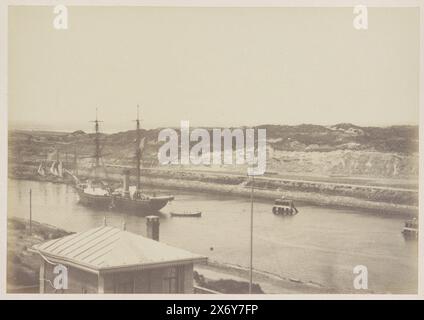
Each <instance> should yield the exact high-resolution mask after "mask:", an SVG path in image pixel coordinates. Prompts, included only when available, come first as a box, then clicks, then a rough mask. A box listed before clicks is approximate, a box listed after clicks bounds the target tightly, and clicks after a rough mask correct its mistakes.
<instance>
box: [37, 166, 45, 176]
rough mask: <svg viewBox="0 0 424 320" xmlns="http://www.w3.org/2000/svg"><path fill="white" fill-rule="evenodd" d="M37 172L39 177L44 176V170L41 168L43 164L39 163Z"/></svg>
mask: <svg viewBox="0 0 424 320" xmlns="http://www.w3.org/2000/svg"><path fill="white" fill-rule="evenodd" d="M37 172H38V174H39V175H40V176H44V175H45V172H44V168H43V163H40V166H39V167H38V170H37Z"/></svg>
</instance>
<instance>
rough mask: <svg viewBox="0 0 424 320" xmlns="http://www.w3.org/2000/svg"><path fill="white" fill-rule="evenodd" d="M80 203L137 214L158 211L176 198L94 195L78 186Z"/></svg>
mask: <svg viewBox="0 0 424 320" xmlns="http://www.w3.org/2000/svg"><path fill="white" fill-rule="evenodd" d="M77 192H78V196H79V200H80V203H81V204H83V205H86V206H90V207H94V208H98V209H111V210H117V211H127V212H133V213H137V214H148V213H152V212H157V211H159V210H160V209H162V208H163V207H165V206H166V205H167V203H168V202H169V201H172V200H174V197H173V196H161V197H148V198H146V199H130V198H125V197H122V196H120V195H94V194H89V193H85V192H84V190H83V189H81V188H77Z"/></svg>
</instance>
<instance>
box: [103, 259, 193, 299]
mask: <svg viewBox="0 0 424 320" xmlns="http://www.w3.org/2000/svg"><path fill="white" fill-rule="evenodd" d="M172 269H174V270H172ZM173 275H176V277H175V278H174V277H173ZM103 277H104V292H105V293H193V264H192V263H190V264H185V265H181V266H176V267H166V268H156V269H148V270H141V271H137V272H116V273H112V274H105V275H104V276H103Z"/></svg>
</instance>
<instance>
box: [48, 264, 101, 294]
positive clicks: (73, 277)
mask: <svg viewBox="0 0 424 320" xmlns="http://www.w3.org/2000/svg"><path fill="white" fill-rule="evenodd" d="M43 263H44V279H45V280H44V293H97V292H98V278H97V274H94V273H91V272H87V271H83V270H80V269H76V268H73V267H69V266H67V273H68V289H65V290H57V289H55V288H54V287H53V285H54V279H55V278H56V277H57V276H58V274H55V273H54V272H53V271H54V267H55V265H52V264H49V263H47V262H45V261H43ZM40 288H41V286H40Z"/></svg>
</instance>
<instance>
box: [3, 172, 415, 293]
mask: <svg viewBox="0 0 424 320" xmlns="http://www.w3.org/2000/svg"><path fill="white" fill-rule="evenodd" d="M30 189H32V213H33V219H34V220H36V221H39V222H43V223H49V224H51V225H54V226H57V227H60V228H63V229H65V230H68V231H83V230H86V229H89V228H92V227H96V226H100V225H101V224H102V223H103V219H104V217H106V220H107V224H109V225H113V226H117V227H120V226H121V225H122V222H123V221H125V222H126V227H127V230H129V231H132V232H136V233H139V234H143V235H145V231H146V224H145V218H143V217H139V216H134V215H128V214H124V213H117V212H113V211H99V210H95V209H90V208H86V207H84V206H82V205H80V204H79V203H78V196H77V194H76V193H75V192H74V189H73V188H72V187H71V186H68V185H63V184H54V183H49V182H38V181H26V180H12V179H9V187H8V199H9V203H8V214H9V216H17V217H23V218H28V217H29V190H30ZM170 193H172V194H174V195H175V197H176V200H175V201H173V202H172V203H171V204H169V205H168V206H166V207H165V208H164V209H162V211H161V215H160V240H161V241H163V242H166V243H168V244H171V245H174V246H177V247H181V248H184V249H187V250H190V251H192V252H195V253H199V254H202V255H206V256H208V257H209V258H210V259H211V260H214V261H218V262H222V263H228V264H233V265H239V266H243V267H248V266H249V252H250V247H249V243H250V242H249V241H250V202H249V199H245V198H237V197H229V196H223V195H210V194H204V193H194V192H185V191H175V190H173V191H170ZM271 209H272V204H271V203H268V202H265V201H256V202H255V204H254V248H253V250H254V268H255V269H257V270H262V271H266V272H270V273H273V274H277V275H280V276H282V277H286V278H296V279H299V280H301V281H304V282H308V281H311V282H314V283H317V284H320V285H322V286H324V287H328V288H333V289H337V290H338V291H340V292H348V291H349V292H351V291H352V290H353V280H354V278H355V276H356V275H355V274H354V273H353V269H354V267H355V266H357V265H364V266H366V267H367V269H368V287H369V289H370V290H372V291H373V292H378V293H416V291H417V282H418V256H417V254H418V253H417V250H418V248H417V247H418V245H417V242H416V241H405V239H404V238H403V236H402V234H401V230H402V227H403V224H404V218H401V217H393V216H381V215H376V214H373V213H370V212H364V211H363V210H361V211H354V210H348V209H334V208H331V209H330V208H325V207H317V206H298V209H299V214H298V215H296V216H293V217H282V216H276V215H274V214H272V212H271ZM192 210H201V211H202V217H201V218H177V217H170V215H169V212H170V211H192Z"/></svg>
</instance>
